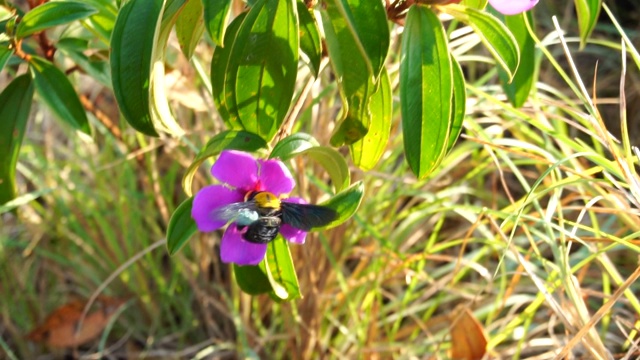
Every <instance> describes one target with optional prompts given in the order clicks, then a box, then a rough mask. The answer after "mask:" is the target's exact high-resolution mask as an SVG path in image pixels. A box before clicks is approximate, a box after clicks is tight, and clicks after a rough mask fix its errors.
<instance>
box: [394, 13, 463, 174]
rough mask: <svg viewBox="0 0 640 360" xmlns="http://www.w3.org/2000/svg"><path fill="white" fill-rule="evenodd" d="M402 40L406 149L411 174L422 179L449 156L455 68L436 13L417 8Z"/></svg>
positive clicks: (401, 102)
mask: <svg viewBox="0 0 640 360" xmlns="http://www.w3.org/2000/svg"><path fill="white" fill-rule="evenodd" d="M447 7H448V6H447ZM402 36H403V38H402V55H401V61H400V107H401V110H402V131H403V134H404V151H405V155H406V159H407V162H408V163H409V166H410V168H411V170H412V171H413V173H414V174H415V175H416V176H418V177H419V178H421V179H422V178H425V177H426V176H427V175H429V174H430V173H431V172H432V171H433V170H434V169H435V168H436V166H438V165H439V164H440V162H441V161H442V158H443V157H444V154H445V152H446V147H447V142H448V139H449V130H450V124H449V122H450V120H451V112H452V109H451V99H452V96H453V85H452V82H453V81H452V66H451V59H450V53H449V48H448V44H447V38H446V34H445V31H444V29H443V28H442V24H441V23H440V20H439V19H438V17H437V16H436V15H435V14H434V13H433V11H431V9H429V8H426V7H423V6H412V7H411V8H410V9H409V13H408V14H407V18H406V23H405V28H404V33H403V35H402Z"/></svg>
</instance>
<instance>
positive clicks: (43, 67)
mask: <svg viewBox="0 0 640 360" xmlns="http://www.w3.org/2000/svg"><path fill="white" fill-rule="evenodd" d="M29 68H30V69H31V74H32V76H33V80H34V84H35V87H36V91H37V92H38V95H39V96H40V99H42V101H43V102H44V103H45V104H47V106H48V107H49V108H50V109H51V111H52V112H53V114H54V115H55V116H56V117H57V118H58V120H61V121H63V122H66V123H67V124H69V125H71V126H73V127H74V128H75V129H78V130H80V131H82V132H84V133H86V134H89V135H91V127H90V126H89V120H88V119H87V113H86V112H85V111H84V107H83V106H82V104H81V103H80V99H79V98H78V94H77V93H76V91H75V90H74V88H73V86H72V85H71V83H70V82H69V79H68V78H67V76H66V75H65V74H64V73H63V72H62V71H60V69H58V68H57V67H55V66H54V65H53V64H52V63H50V62H49V61H47V60H45V59H42V58H39V57H37V56H32V57H31V58H30V59H29Z"/></svg>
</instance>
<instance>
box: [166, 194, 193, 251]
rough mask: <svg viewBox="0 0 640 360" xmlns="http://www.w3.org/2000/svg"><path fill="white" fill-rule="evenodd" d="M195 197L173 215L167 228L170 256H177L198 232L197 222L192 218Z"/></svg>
mask: <svg viewBox="0 0 640 360" xmlns="http://www.w3.org/2000/svg"><path fill="white" fill-rule="evenodd" d="M192 206H193V197H190V198H188V199H187V200H185V201H183V202H182V204H180V205H179V206H178V207H177V208H176V210H175V211H174V212H173V214H171V219H169V226H168V227H167V251H168V252H169V255H175V254H176V253H177V252H178V251H180V249H182V247H183V246H184V245H185V244H186V243H187V241H189V239H190V238H191V236H192V235H193V234H194V233H195V232H196V231H197V230H198V226H197V225H196V222H195V221H194V220H193V218H192V217H191V207H192Z"/></svg>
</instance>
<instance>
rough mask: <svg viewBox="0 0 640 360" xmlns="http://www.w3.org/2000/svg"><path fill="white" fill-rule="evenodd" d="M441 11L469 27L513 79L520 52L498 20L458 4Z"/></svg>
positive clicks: (513, 39) (486, 13)
mask: <svg viewBox="0 0 640 360" xmlns="http://www.w3.org/2000/svg"><path fill="white" fill-rule="evenodd" d="M441 9H442V11H444V12H447V13H449V14H451V15H452V16H454V17H455V18H457V19H458V20H460V21H462V22H465V23H467V24H468V25H469V26H471V28H472V29H473V31H475V33H476V34H478V36H479V37H480V40H481V41H482V43H483V44H484V46H485V47H486V48H487V50H489V52H490V53H491V55H493V57H494V58H495V59H496V62H497V64H498V65H499V66H500V67H501V68H502V69H503V70H504V71H505V72H506V73H507V75H508V76H509V79H510V80H511V78H513V75H514V74H515V72H516V70H517V69H518V64H519V63H520V51H519V49H518V43H517V42H516V39H515V38H514V37H513V35H512V34H511V31H509V29H508V28H507V27H506V26H505V25H504V24H503V23H502V22H500V20H498V18H496V17H495V16H493V15H491V14H489V13H488V12H485V11H480V10H476V9H473V8H469V7H465V6H462V5H458V4H450V5H447V6H443V7H442V8H441Z"/></svg>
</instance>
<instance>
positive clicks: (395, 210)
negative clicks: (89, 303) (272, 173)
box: [0, 0, 640, 358]
mask: <svg viewBox="0 0 640 360" xmlns="http://www.w3.org/2000/svg"><path fill="white" fill-rule="evenodd" d="M248 3H249V4H248V5H249V7H250V9H251V10H249V11H248V12H247V11H245V4H244V3H243V2H241V1H219V2H208V1H204V2H200V1H196V0H189V1H179V0H174V1H171V0H168V1H164V2H162V1H155V2H143V1H140V0H137V1H128V2H125V3H120V2H113V1H107V0H92V1H59V2H47V3H44V4H40V2H39V1H30V2H27V3H24V4H23V3H7V2H4V1H0V25H1V28H2V34H1V35H0V70H2V71H1V75H0V76H1V78H0V83H1V84H2V89H3V90H2V93H1V94H0V154H1V156H2V159H1V160H0V161H1V165H2V167H1V168H0V171H1V174H2V179H3V181H2V182H0V196H1V197H0V204H2V205H0V212H1V213H2V214H1V216H2V220H1V221H2V231H1V232H0V269H1V270H0V292H1V294H2V301H0V334H1V337H0V349H2V351H3V352H4V355H6V357H8V358H36V357H38V356H41V357H46V356H48V355H46V354H50V353H54V354H64V353H73V354H75V355H77V356H83V357H101V356H107V357H109V356H113V357H118V356H119V357H141V356H149V357H190V358H191V357H195V358H205V357H209V356H219V357H266V356H269V357H273V358H282V357H291V358H311V357H335V358H353V357H358V356H360V357H385V358H386V357H396V358H405V357H412V356H433V357H436V358H450V357H452V356H459V357H463V358H473V357H474V356H473V355H469V354H470V352H472V350H469V351H470V352H463V351H465V350H464V348H465V347H467V348H470V349H474V348H475V347H476V345H474V344H475V343H474V341H475V340H478V341H481V339H482V338H484V336H483V335H482V334H483V333H484V334H486V340H487V346H486V348H487V349H488V350H487V351H486V353H488V354H489V355H491V356H502V357H513V358H553V357H554V356H557V355H558V354H561V355H566V356H575V357H580V356H583V357H587V358H592V357H596V356H600V357H601V358H608V357H610V356H613V355H616V356H618V357H624V356H627V358H634V357H635V356H637V354H638V352H639V349H638V343H637V342H638V340H637V339H638V337H637V336H638V335H637V329H638V327H639V326H638V314H639V313H640V302H639V301H638V297H637V294H638V293H640V291H639V290H638V285H637V282H636V281H635V280H636V279H637V278H638V276H640V273H639V271H638V254H639V253H640V251H639V249H640V247H639V245H640V244H639V243H638V240H637V237H638V236H637V234H638V232H639V231H640V228H639V226H640V222H639V221H638V208H639V207H640V206H639V205H640V181H639V180H640V179H639V178H638V174H637V163H638V156H639V154H638V151H637V148H635V147H634V145H637V140H636V139H637V138H638V134H639V133H638V131H637V129H638V124H639V119H638V114H640V112H638V111H636V110H639V109H637V107H638V104H639V102H638V101H637V98H638V94H639V93H640V91H639V89H638V88H637V84H638V83H640V82H639V81H638V79H639V73H638V70H639V69H640V56H639V55H638V52H637V49H636V47H637V41H638V40H637V39H638V30H639V29H638V28H637V24H638V20H639V18H638V17H639V16H640V15H638V14H640V13H639V12H638V6H637V5H636V4H633V3H630V2H629V3H627V2H623V1H621V2H618V3H611V4H602V8H601V4H600V2H598V1H587V0H584V1H582V0H581V1H575V3H571V4H557V3H552V2H545V1H543V2H542V3H541V4H540V5H539V6H537V7H536V8H535V10H534V11H533V12H532V13H530V14H528V15H519V16H515V17H503V16H502V15H499V14H497V13H495V12H492V11H491V10H490V9H488V10H484V6H485V2H482V1H466V0H465V1H463V2H462V3H461V4H443V5H433V6H427V5H423V6H420V7H418V6H413V7H411V8H410V10H408V14H407V9H408V8H409V5H411V4H412V3H413V2H412V1H407V2H393V3H390V4H386V5H387V6H386V7H385V6H382V3H380V4H378V5H375V4H374V5H373V6H362V5H361V8H358V4H359V2H357V1H346V0H345V1H337V0H331V1H330V0H327V1H324V2H323V3H322V4H318V5H316V6H315V7H313V9H315V11H313V12H309V11H307V10H306V9H308V7H306V6H304V5H305V4H303V3H301V2H287V1H249V2H248ZM376 4H377V3H376ZM36 5H38V6H36ZM307 5H314V4H313V3H309V4H307ZM347 5H348V6H347ZM241 14H245V15H241ZM291 14H297V15H296V16H292V15H291ZM554 15H555V16H557V17H555V18H553V17H552V16H554ZM232 19H233V20H232ZM385 19H388V20H391V21H387V20H385ZM229 21H230V24H229V26H225V25H226V24H227V23H228V22H229ZM286 24H297V29H298V31H292V28H291V27H289V26H287V25H286ZM317 24H321V25H322V27H320V28H319V27H316V25H317ZM440 24H442V25H440ZM268 29H271V30H268ZM43 30H44V31H43ZM563 31H564V33H563ZM274 34H276V35H274ZM283 39H284V40H283ZM321 39H322V41H321ZM381 39H382V40H381ZM384 39H388V41H387V42H385V41H384ZM296 44H297V45H296ZM434 44H435V45H434ZM222 45H224V47H221V46H222ZM434 46H435V48H436V49H437V52H436V53H437V56H436V58H437V59H439V60H443V59H444V60H443V61H442V62H440V63H437V64H436V63H434V62H428V61H426V60H425V59H427V58H428V55H429V51H430V49H434ZM345 50H347V51H345ZM282 54H286V56H282ZM415 63H418V64H425V65H430V66H431V67H430V68H428V67H415V66H411V65H410V64H415ZM256 66H257V67H259V68H260V69H262V74H263V75H265V76H257V74H256V73H255V68H256ZM427 68H428V69H429V70H425V69H427ZM292 74H293V75H292ZM294 75H295V76H294ZM509 79H511V82H509ZM435 85H440V86H439V87H436V86H435ZM262 90H265V92H262ZM434 92H435V93H434ZM32 99H34V100H35V101H32ZM116 104H117V106H116ZM416 104H419V105H416ZM417 109H418V110H419V109H427V110H429V112H428V113H424V112H421V111H418V110H417ZM414 112H415V113H414ZM260 116H264V117H262V118H261V117H260ZM463 119H464V122H462V120H463ZM241 132H250V133H251V134H250V135H247V136H254V137H255V139H254V140H255V142H253V141H251V142H250V144H252V145H250V146H254V145H255V147H254V148H251V149H250V150H251V151H258V154H260V155H262V156H264V157H267V156H269V155H270V156H275V155H279V156H280V157H281V158H283V159H285V160H287V163H288V164H289V165H290V167H291V169H293V170H294V173H295V174H296V177H297V183H298V186H297V187H296V190H295V191H296V192H297V193H296V194H295V195H297V196H303V197H305V198H308V199H310V200H311V202H314V203H320V202H322V201H325V200H327V199H329V198H330V194H335V193H338V192H339V191H340V190H341V189H345V188H350V187H349V185H351V184H355V185H353V186H352V187H351V188H354V186H355V187H357V188H358V189H359V188H361V187H363V188H364V196H363V197H362V203H361V204H360V208H359V209H358V211H357V212H356V213H355V214H354V215H353V217H352V218H351V220H349V221H348V222H347V223H346V224H344V225H341V226H339V227H337V228H333V229H331V230H326V231H323V232H319V233H316V234H315V235H312V236H311V237H310V238H309V239H307V243H306V244H305V245H304V246H292V247H291V252H292V258H293V263H294V264H296V267H297V277H298V281H299V288H300V290H301V295H302V298H301V299H298V300H295V301H291V302H277V301H273V300H272V298H271V297H269V296H268V295H266V294H263V295H256V296H250V295H247V294H245V293H243V292H242V291H240V289H239V288H238V286H237V285H236V283H235V276H237V275H236V274H237V272H236V273H235V274H234V271H233V268H232V267H231V266H229V265H227V264H221V263H220V260H219V256H218V249H217V244H218V242H219V237H220V234H218V233H215V234H213V236H212V235H207V234H199V233H196V234H194V235H193V236H192V237H189V236H187V235H189V234H191V233H193V229H189V228H188V223H181V222H180V221H178V220H176V217H174V220H173V221H170V219H171V217H172V214H182V213H181V212H179V211H178V212H176V209H179V208H180V204H181V203H183V202H184V201H188V196H190V195H191V194H192V192H193V191H195V190H197V189H199V188H201V187H202V186H204V185H206V184H209V183H210V182H211V179H210V176H208V173H207V171H206V170H207V169H208V167H209V166H210V164H211V162H212V159H213V158H212V156H215V155H216V154H217V153H218V152H219V151H220V150H221V149H224V148H234V146H235V147H237V146H240V148H242V146H247V145H246V144H244V145H238V144H237V141H238V138H237V137H235V136H231V135H234V134H238V133H241ZM458 132H461V133H462V135H461V139H460V140H458V141H457V142H456V138H457V133H458ZM242 134H244V133H242ZM292 134H293V135H292ZM289 135H292V136H291V137H288V136H289ZM311 136H312V137H311ZM234 141H235V142H236V143H234ZM454 143H455V145H454ZM234 144H236V145H234ZM256 144H258V145H259V146H258V145H256ZM309 144H311V145H313V146H310V145H309ZM309 147H312V148H315V149H321V150H315V151H317V152H319V153H321V154H323V153H325V152H332V153H331V154H333V155H330V156H329V158H330V159H337V158H340V159H341V160H340V161H342V162H344V161H346V163H344V166H345V168H346V169H348V171H347V172H346V174H345V172H344V171H342V170H343V169H344V168H343V167H342V165H341V163H340V165H335V164H338V163H339V162H338V163H334V165H327V163H326V162H323V161H317V159H314V157H313V156H310V155H309V150H308V149H309ZM259 149H263V150H259ZM323 149H326V150H323ZM312 152H313V151H312ZM299 153H303V155H302V156H294V155H297V154H299ZM274 154H275V155H274ZM336 154H337V155H336ZM16 189H17V192H16ZM344 203H345V204H353V203H355V204H356V205H357V203H358V201H345V202H344ZM187 204H188V202H187ZM187 208H188V207H187ZM345 214H346V212H345ZM345 218H346V216H345ZM186 219H187V220H188V219H189V218H188V217H186ZM183 225H185V226H187V227H186V228H181V227H180V226H183ZM168 229H178V230H177V232H173V231H170V232H169V236H170V238H171V237H172V236H177V239H178V240H179V241H178V242H171V241H170V243H169V251H170V252H171V253H176V255H175V256H172V257H169V255H168V253H167V251H166V250H165V249H166V246H167V245H166V243H167V240H166V239H167V237H166V236H167V231H168ZM176 234H178V235H176ZM185 234H187V235H185ZM189 238H190V239H191V240H190V242H189V243H188V244H187V245H185V244H184V243H185V242H186V241H187V240H188V239H189ZM172 244H173V245H172ZM180 247H182V251H181V252H177V249H179V248H180ZM263 290H264V291H259V292H260V293H262V292H265V291H267V292H268V291H269V288H266V289H263ZM104 295H106V296H108V298H105V297H98V296H104ZM86 299H95V300H96V303H99V304H101V306H102V307H101V309H102V310H99V311H98V312H97V313H98V314H100V313H102V314H105V317H104V318H101V319H102V320H100V321H101V324H102V327H101V329H104V331H99V334H98V335H96V336H97V337H95V338H94V339H93V340H91V341H89V342H87V343H85V344H82V345H79V346H78V344H73V345H72V346H63V347H62V348H60V347H59V346H58V347H56V346H55V339H56V338H55V336H54V335H52V334H54V333H55V332H56V331H61V329H63V328H64V324H65V323H64V322H62V323H57V325H55V326H53V327H52V328H50V329H49V330H50V331H48V332H47V331H45V332H39V333H38V332H31V333H30V331H31V330H33V329H36V330H37V329H38V328H37V327H38V325H40V324H42V323H43V322H44V321H45V318H46V317H47V315H48V314H50V313H51V312H52V311H54V310H55V309H57V308H59V307H60V306H61V305H64V304H66V305H67V308H65V309H66V310H65V311H66V312H64V313H65V314H70V313H72V314H77V315H78V317H80V311H79V310H78V309H79V308H81V309H82V310H84V304H85V303H86ZM78 301H80V302H79V304H80V305H74V304H78ZM112 303H113V304H116V305H112ZM74 311H75V312H74ZM91 314H96V312H91ZM466 314H471V315H470V316H467V315H466ZM61 318H63V319H68V318H69V316H67V317H61ZM87 318H88V317H85V321H86V319H87ZM74 319H75V318H74ZM93 319H97V318H95V317H94V318H93ZM460 319H467V320H464V321H463V320H460ZM468 319H471V320H468ZM474 319H475V320H474ZM76 320H77V319H76ZM74 321H75V320H74ZM95 321H98V320H95ZM458 323H462V324H463V325H466V326H471V328H472V329H475V330H465V331H463V332H466V333H472V334H475V335H474V336H473V339H472V340H469V339H467V340H464V339H462V340H461V339H460V337H458V334H459V331H458V330H459V329H460V326H456V325H455V324H458ZM61 324H62V325H61ZM72 324H76V323H72ZM469 324H470V325H469ZM27 334H30V335H29V336H28V337H27V336H25V335H27ZM31 340H39V342H37V341H35V342H34V341H31ZM484 353H485V351H483V352H482V353H481V354H480V356H481V355H482V354H484ZM461 354H462V355H461ZM467 355H468V356H467Z"/></svg>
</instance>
